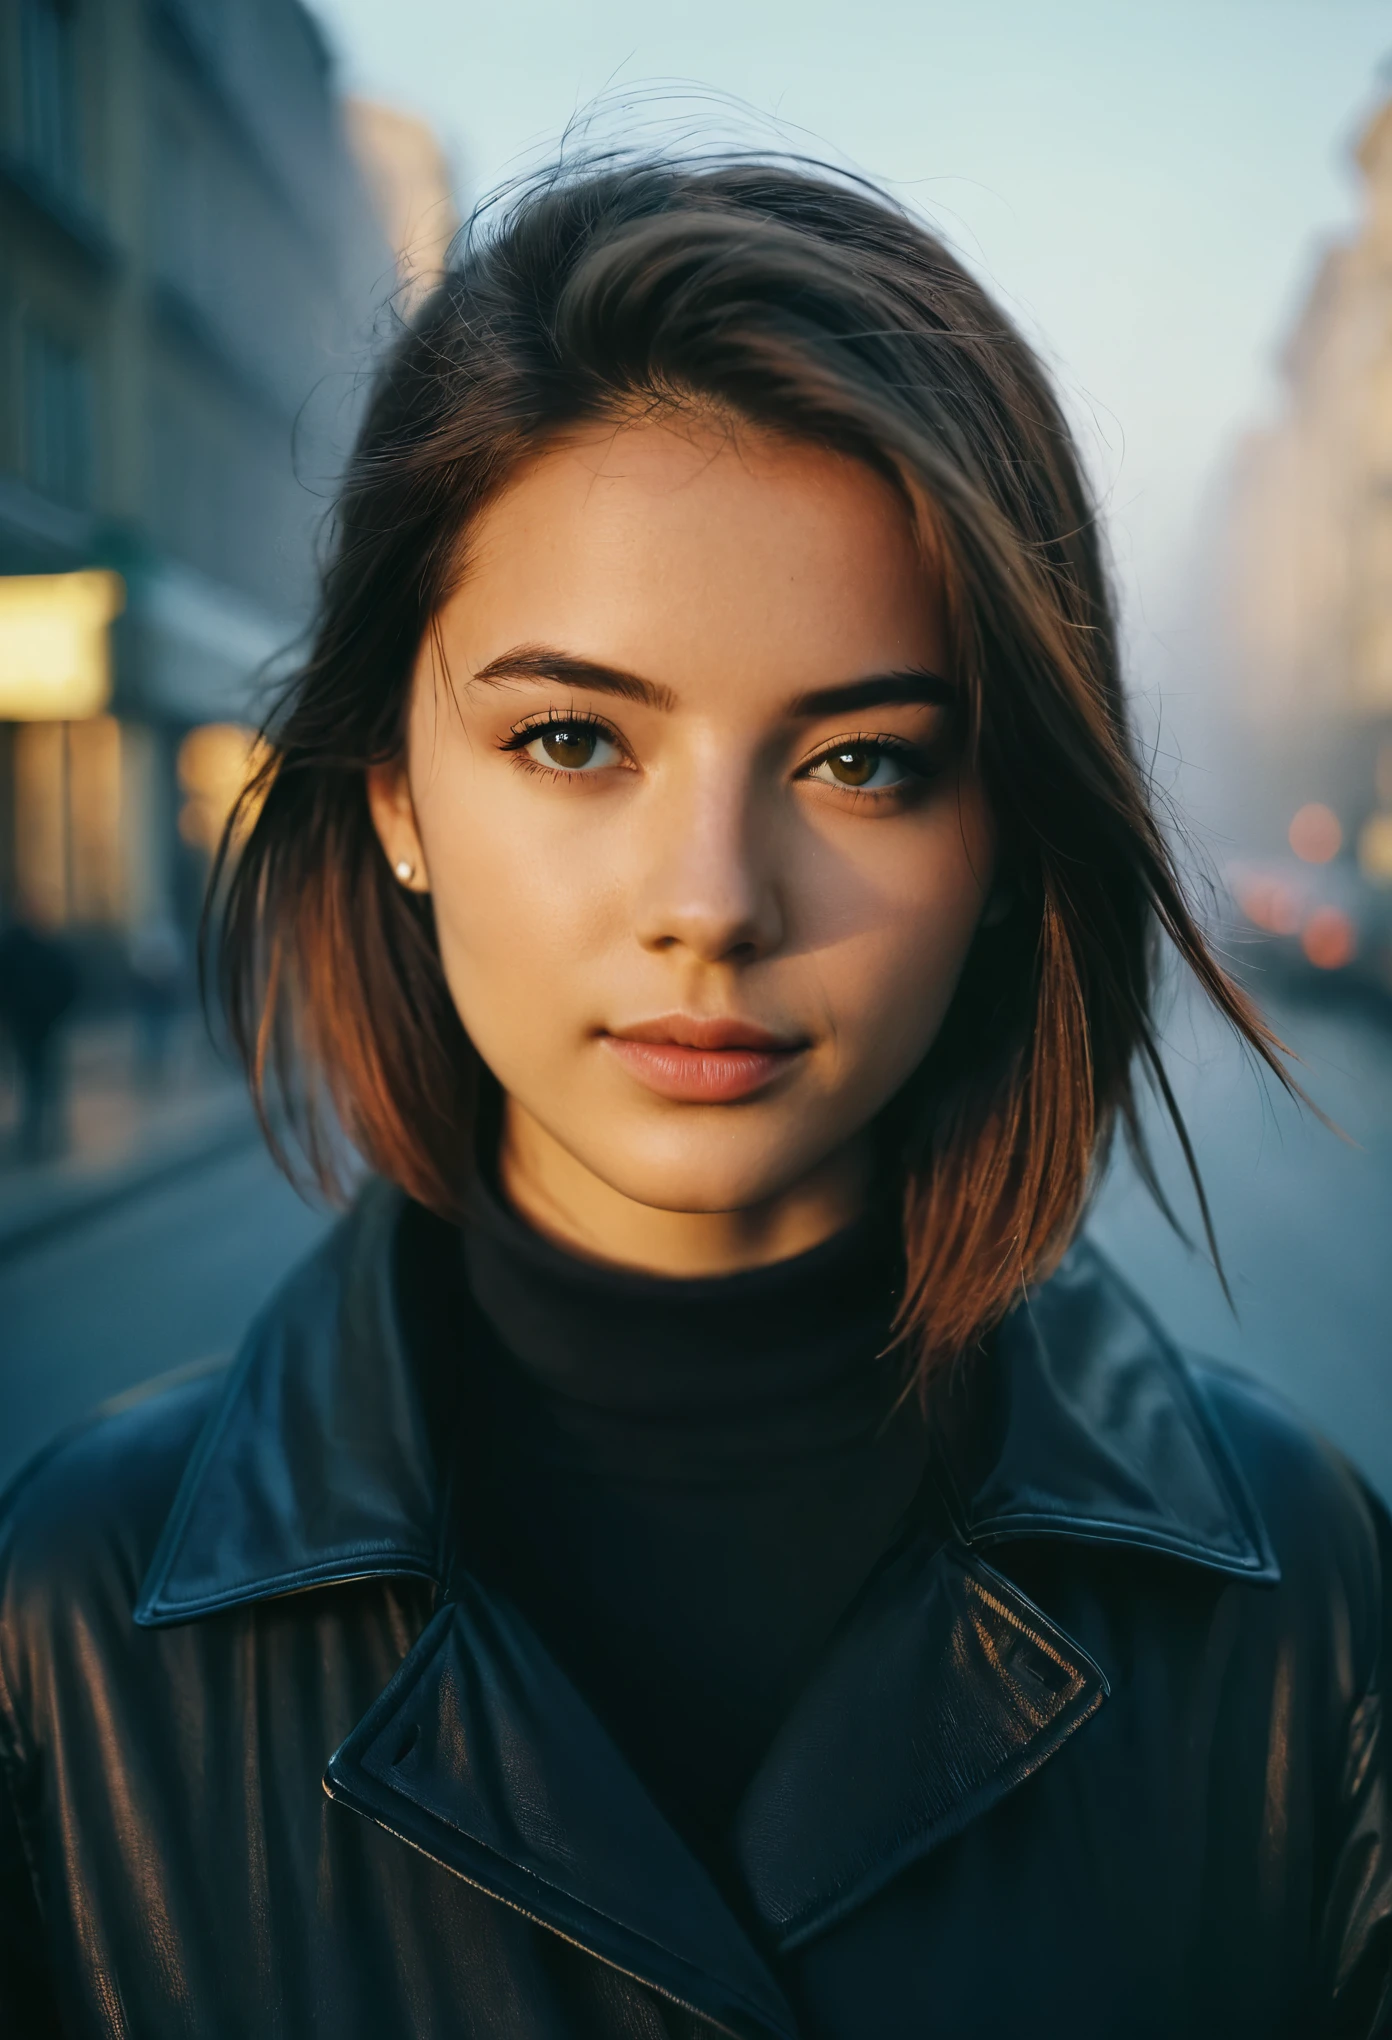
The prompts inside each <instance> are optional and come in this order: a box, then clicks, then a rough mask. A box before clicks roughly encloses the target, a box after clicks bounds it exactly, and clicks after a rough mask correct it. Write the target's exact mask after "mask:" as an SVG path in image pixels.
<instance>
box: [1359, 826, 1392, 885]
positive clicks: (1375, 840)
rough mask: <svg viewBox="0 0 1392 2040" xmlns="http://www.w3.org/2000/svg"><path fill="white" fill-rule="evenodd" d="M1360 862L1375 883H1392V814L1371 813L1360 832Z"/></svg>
mask: <svg viewBox="0 0 1392 2040" xmlns="http://www.w3.org/2000/svg"><path fill="white" fill-rule="evenodd" d="M1358 862H1359V865H1360V867H1361V868H1362V872H1363V876H1364V877H1365V878H1370V879H1371V880H1372V881H1373V884H1374V885H1392V814H1389V813H1388V812H1387V811H1386V809H1383V810H1381V811H1380V812H1379V813H1377V814H1375V815H1369V817H1368V819H1367V821H1366V822H1365V823H1364V824H1363V827H1362V828H1361V829H1360V830H1359V832H1358Z"/></svg>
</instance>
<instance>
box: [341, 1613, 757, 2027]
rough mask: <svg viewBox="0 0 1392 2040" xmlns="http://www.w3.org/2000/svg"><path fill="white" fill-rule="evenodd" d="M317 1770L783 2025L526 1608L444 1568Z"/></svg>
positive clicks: (747, 1953)
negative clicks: (349, 1728)
mask: <svg viewBox="0 0 1392 2040" xmlns="http://www.w3.org/2000/svg"><path fill="white" fill-rule="evenodd" d="M324 1784H325V1789H326V1790H327V1792H328V1793H329V1795H330V1797H331V1798H333V1799H335V1800H337V1801H339V1802H341V1803H342V1804H343V1805H345V1806H348V1807H351V1808H353V1809H354V1810H355V1811H356V1812H358V1813H362V1814H365V1815H366V1816H367V1817H368V1818H369V1819H371V1820H374V1821H376V1822H377V1823H378V1825H379V1826H381V1827H384V1828H386V1829H388V1830H389V1831H390V1832H391V1833H392V1834H395V1835H397V1836H399V1837H400V1838H401V1840H403V1841H405V1842H409V1843H411V1844H412V1845H413V1846H414V1847H416V1848H418V1849H421V1850H423V1851H424V1853H425V1854H426V1855H428V1856H431V1857H433V1858H434V1859H435V1861H437V1862H439V1863H441V1864H443V1865H444V1866H445V1867H446V1868H447V1869H449V1870H452V1871H454V1872H455V1873H456V1874H457V1875H458V1876H460V1877H463V1878H466V1879H467V1880H468V1881H469V1882H470V1883H471V1884H474V1885H477V1886H478V1887H479V1888H480V1889H482V1890H484V1891H486V1892H488V1893H490V1894H491V1895H492V1896H493V1897H495V1898H498V1899H501V1900H502V1901H503V1902H504V1903H505V1904H507V1905H511V1906H514V1907H515V1908H516V1909H517V1910H518V1911H519V1912H522V1913H525V1914H526V1915H527V1916H528V1917H529V1918H531V1919H534V1920H536V1921H538V1922H540V1923H541V1924H542V1925H543V1926H546V1927H549V1928H551V1929H552V1930H553V1931H555V1932H556V1933H559V1934H562V1935H564V1936H565V1938H566V1939H567V1940H570V1941H574V1942H577V1943H578V1944H579V1945H580V1946H581V1947H583V1948H586V1949H588V1950H589V1951H590V1952H591V1953H592V1954H594V1955H596V1956H598V1957H599V1959H600V1960H601V1961H603V1962H607V1963H610V1964H611V1965H612V1966H613V1967H614V1968H616V1969H620V1970H623V1971H624V1972H625V1973H626V1974H628V1975H630V1976H634V1977H636V1978H638V1979H640V1980H641V1981H642V1982H644V1983H646V1984H648V1985H650V1986H651V1987H652V1988H653V1989H654V1990H656V1991H658V1992H660V1993H661V1994H662V1995H663V1996H664V1997H667V1998H669V1999H671V2000H673V2001H674V2002H675V2003H677V2004H679V2005H682V2006H684V2007H685V2008H686V2009H687V2010H689V2011H692V2012H695V2013H697V2014H698V2015H699V2016H700V2017H702V2018H703V2019H706V2020H708V2021H709V2022H710V2023H711V2024H712V2025H713V2026H715V2027H716V2028H717V2029H718V2030H719V2031H720V2032H722V2033H727V2034H731V2035H735V2036H738V2040H790V2036H791V2035H792V2034H793V2033H794V2031H795V2025H794V2020H793V2017H792V2014H791V2012H790V2011H789V2009H788V2006H787V2004H786V2002H785V2000H784V1998H783V1995H782V1993H781V1991H780V1990H779V1988H778V1986H777V1984H776V1983H775V1982H774V1980H773V1977H772V1975H771V1974H770V1972H769V1971H768V1969H767V1968H766V1966H765V1965H764V1963H763V1962H762V1961H761V1960H760V1958H759V1956H758V1955H757V1954H756V1953H755V1950H754V1948H753V1946H752V1945H751V1943H750V1942H749V1941H748V1939H747V1938H746V1936H745V1935H744V1933H743V1932H742V1930H741V1929H740V1927H739V1925H738V1924H737V1922H736V1920H735V1918H734V1916H733V1914H732V1913H731V1912H730V1911H729V1909H728V1908H727V1906H726V1905H725V1903H724V1901H723V1899H722V1898H721V1897H720V1894H719V1893H718V1891H717V1890H716V1888H715V1886H714V1884H713V1883H712V1882H711V1880H710V1879H709V1877H708V1876H707V1875H706V1873H705V1871H704V1870H703V1869H702V1868H701V1866H700V1865H699V1864H698V1863H697V1862H696V1860H695V1858H694V1857H693V1856H692V1855H691V1854H690V1852H689V1851H688V1850H687V1848H686V1847H685V1845H684V1844H683V1843H682V1842H681V1840H680V1839H679V1838H678V1837H677V1835H676V1834H674V1833H673V1831H672V1829H671V1828H670V1827H668V1825H667V1823H666V1821H665V1820H664V1819H663V1818H662V1816H661V1814H660V1813H659V1812H658V1810H657V1808H656V1807H655V1806H654V1805H653V1803H652V1801H651V1800H650V1799H649V1797H648V1795H647V1794H646V1792H645V1791H644V1790H643V1787H642V1786H641V1785H640V1783H639V1782H638V1780H637V1778H636V1777H635V1776H634V1774H633V1772H632V1771H631V1770H630V1769H629V1767H628V1765H627V1764H626V1763H625V1761H624V1759H623V1758H622V1757H621V1756H620V1755H619V1753H618V1751H617V1750H616V1749H615V1748H614V1746H613V1744H612V1743H611V1742H610V1740H609V1738H608V1736H607V1735H606V1733H605V1731H604V1729H603V1728H602V1727H601V1725H600V1723H599V1722H598V1721H597V1720H596V1718H595V1716H594V1715H593V1714H592V1713H591V1711H590V1709H589V1708H588V1707H587V1706H586V1704H585V1702H584V1701H583V1700H582V1699H581V1697H580V1695H579V1694H578V1693H577V1692H576V1690H575V1688H574V1687H573V1686H572V1685H571V1684H570V1682H569V1681H568V1680H567V1679H566V1678H565V1676H564V1674H563V1673H562V1672H561V1671H560V1669H559V1667H558V1666H557V1665H556V1664H555V1663H554V1661H553V1660H552V1659H551V1658H550V1657H549V1656H548V1654H547V1652H546V1651H545V1650H544V1648H543V1647H542V1645H541V1644H540V1643H539V1641H538V1640H537V1638H536V1637H535V1635H534V1634H533V1633H532V1631H531V1630H530V1629H529V1628H528V1626H527V1625H526V1623H525V1622H523V1621H522V1620H521V1619H520V1617H519V1616H518V1615H517V1614H516V1612H515V1611H514V1610H513V1609H512V1608H511V1607H510V1606H509V1605H508V1604H507V1603H506V1602H505V1601H503V1600H501V1599H500V1598H497V1597H494V1596H492V1595H490V1594H489V1593H487V1592H486V1591H485V1590H484V1589H483V1588H482V1587H480V1586H479V1585H478V1584H477V1583H476V1582H474V1581H471V1580H468V1579H464V1580H462V1581H460V1583H459V1598H458V1599H457V1600H456V1601H454V1602H452V1603H451V1604H449V1605H447V1606H446V1607H444V1608H442V1609H441V1610H440V1611H439V1613H438V1614H437V1615H436V1616H435V1618H434V1620H433V1621H432V1622H431V1624H430V1625H429V1627H428V1628H427V1629H426V1630H425V1632H424V1634H423V1635H422V1636H421V1638H420V1640H419V1642H418V1644H417V1645H416V1647H415V1649H414V1650H413V1651H412V1652H411V1654H410V1656H409V1657H408V1658H407V1659H406V1661H405V1663H404V1664H403V1665H402V1666H401V1668H400V1670H399V1671H398V1673H397V1675H396V1677H395V1678H394V1679H393V1680H392V1682H391V1684H390V1685H389V1686H388V1687H387V1689H386V1691H385V1692H384V1693H383V1694H382V1696H381V1698H380V1699H379V1700H378V1701H376V1703H375V1704H374V1705H373V1706H372V1708H371V1709H370V1710H369V1711H368V1713H367V1714H366V1715H365V1716H364V1718H363V1720H362V1721H361V1722H360V1723H359V1724H358V1726H357V1727H356V1728H355V1729H354V1730H353V1732H352V1734H351V1735H349V1737H348V1738H347V1740H346V1741H345V1742H344V1743H343V1745H342V1747H341V1748H340V1749H339V1750H338V1751H337V1752H336V1753H335V1755H334V1756H333V1758H332V1759H331V1761H330V1763H329V1767H328V1770H327V1772H326V1774H325V1779H324Z"/></svg>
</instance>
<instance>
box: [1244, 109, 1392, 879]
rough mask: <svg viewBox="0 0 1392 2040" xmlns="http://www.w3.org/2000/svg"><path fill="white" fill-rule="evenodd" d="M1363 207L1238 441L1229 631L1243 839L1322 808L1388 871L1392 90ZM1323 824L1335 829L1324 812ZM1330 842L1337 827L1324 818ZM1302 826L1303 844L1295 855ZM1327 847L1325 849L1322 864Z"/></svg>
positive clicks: (1391, 830)
mask: <svg viewBox="0 0 1392 2040" xmlns="http://www.w3.org/2000/svg"><path fill="white" fill-rule="evenodd" d="M1354 153H1355V162H1356V164H1357V168H1358V172H1359V175H1360V179H1361V183H1362V192H1363V207H1362V220H1361V223H1360V226H1359V228H1358V230H1357V232H1356V233H1355V234H1354V235H1352V236H1351V237H1350V238H1349V239H1347V240H1345V241H1341V242H1339V243H1337V244H1335V245H1333V246H1331V247H1330V248H1328V249H1327V250H1326V251H1325V253H1324V256H1323V258H1322V260H1321V262H1320V265H1319V268H1318V270H1317V273H1316V275H1315V278H1314V282H1313V285H1312V287H1311V289H1310V291H1309V294H1308V296H1307V298H1306V300H1305V303H1304V305H1303V307H1302V309H1301V311H1300V314H1299V316H1298V318H1297V321H1296V324H1295V328H1294V330H1293V332H1292V334H1291V337H1290V339H1289V342H1288V344H1287V346H1286V348H1285V351H1284V354H1283V357H1282V364H1281V366H1282V372H1283V402H1282V409H1281V415H1280V417H1279V419H1278V421H1277V423H1276V424H1275V425H1274V426H1273V427H1271V428H1270V429H1269V430H1267V431H1265V432H1262V433H1259V434H1255V435H1253V436H1252V437H1251V438H1250V439H1249V441H1248V442H1247V443H1246V445H1245V446H1244V447H1243V448H1242V449H1241V452H1240V456H1239V459H1238V462H1237V465H1236V469H1235V473H1234V477H1233V481H1232V486H1231V491H1230V496H1229V501H1228V504H1227V509H1226V515H1225V519H1224V530H1225V542H1224V545H1223V548H1222V552H1221V574H1220V586H1221V590H1222V593H1221V598H1220V600H1221V605H1222V612H1223V614H1222V630H1223V639H1224V645H1225V658H1226V665H1227V671H1228V681H1229V688H1228V692H1229V698H1230V701H1231V704H1232V713H1233V725H1234V729H1233V734H1234V737H1235V740H1236V743H1237V746H1238V763H1239V764H1240V766H1241V768H1242V780H1243V782H1244V783H1245V785H1246V787H1247V788H1248V789H1249V799H1248V806H1247V812H1246V813H1245V814H1244V815H1243V817H1242V824H1241V826H1242V832H1243V835H1244V836H1245V838H1246V839H1247V841H1248V843H1249V845H1250V847H1252V848H1254V849H1262V850H1268V849H1274V848H1276V847H1278V846H1280V845H1282V844H1283V843H1284V842H1285V840H1286V838H1287V836H1288V833H1289V831H1290V829H1291V827H1292V824H1293V821H1294V818H1295V817H1296V816H1298V815H1303V814H1306V813H1307V812H1308V811H1309V810H1310V809H1311V808H1312V807H1318V808H1319V809H1328V810H1329V812H1330V813H1331V814H1332V815H1333V816H1334V817H1335V818H1337V821H1338V824H1339V830H1338V833H1339V836H1340V839H1341V848H1342V854H1344V855H1346V856H1349V857H1352V858H1354V859H1356V860H1357V862H1358V864H1359V867H1360V869H1361V874H1362V877H1363V879H1364V880H1365V881H1367V882H1369V883H1371V884H1373V885H1377V886H1385V885H1389V884H1392V101H1389V102H1388V103H1387V104H1385V105H1383V106H1382V107H1381V108H1380V109H1379V110H1378V111H1377V113H1376V114H1375V115H1374V117H1373V118H1372V120H1371V121H1370V122H1369V123H1368V125H1367V126H1366V128H1365V130H1364V132H1363V134H1362V136H1361V138H1360V140H1359V142H1358V144H1357V146H1356V149H1355V152H1354ZM1326 826H1327V825H1326ZM1327 833H1328V841H1330V842H1332V841H1333V840H1334V832H1333V831H1332V830H1328V832H1327ZM1299 834H1300V831H1299V829H1298V828H1297V829H1296V835H1295V839H1294V845H1293V847H1295V848H1296V854H1297V855H1303V854H1304V852H1303V851H1302V850H1301V849H1300V847H1299ZM1321 861H1322V860H1321Z"/></svg>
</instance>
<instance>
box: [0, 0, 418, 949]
mask: <svg viewBox="0 0 1392 2040" xmlns="http://www.w3.org/2000/svg"><path fill="white" fill-rule="evenodd" d="M395 283H396V264H395V251H394V250H393V249H392V247H391V245H390V243H389V239H388V231H387V228H386V226H385V224H384V222H383V219H382V217H381V214H380V213H379V210H378V209H377V207H376V206H375V204H374V202H373V199H372V197H371V195H370V194H369V192H368V189H367V185H366V182H365V180H364V177H363V175H362V174H361V172H360V169H359V165H358V161H357V159H356V157H355V155H354V152H353V149H352V147H351V145H350V140H349V137H348V135H347V131H346V124H345V121H344V117H343V112H342V108H341V105H340V103H339V100H338V98H337V96H336V94H335V91H334V87H333V79H332V73H331V66H330V62H329V58H328V54H327V52H326V50H325V47H324V45H323V42H322V39H321V37H320V35H319V32H318V30H317V28H316V27H315V24H314V22H313V20H312V18H311V16H310V15H309V14H308V13H307V12H306V10H305V9H304V7H302V6H301V5H300V4H299V0H0V913H10V914H18V915H21V916H25V917H28V918H31V919H33V920H35V921H37V922H40V923H46V924H49V925H56V926H61V927H66V928H67V929H68V930H70V931H72V933H73V934H74V936H80V937H82V938H83V939H85V940H87V941H88V945H89V947H94V948H97V949H99V948H100V947H101V942H102V941H103V940H105V941H106V942H107V945H108V947H110V948H112V949H113V950H114V949H116V948H119V946H120V944H121V942H123V941H125V940H126V939H128V938H129V937H131V936H133V935H134V934H136V933H137V932H138V931H139V930H141V929H148V928H150V927H151V926H163V927H170V926H174V927H182V929H183V930H184V931H185V933H187V931H188V930H189V928H190V927H191V924H192V921H193V919H194V917H195V915H196V912H197V906H198V901H199V897H200V894H201V889H202V883H203V877H204V873H205V870H206V857H207V850H208V844H209V840H210V837H211V836H212V834H213V833H214V832H215V828H216V826H217V824H218V822H219V821H220V817H221V813H222V812H223V810H224V808H225V804H226V798H227V793H228V790H229V788H230V787H231V786H233V785H235V783H236V780H237V777H238V774H239V772H240V771H241V769H242V766H243V763H244V760H245V755H246V738H245V735H244V729H245V726H246V725H248V724H250V723H252V722H254V721H255V720H256V713H257V706H258V701H259V700H261V699H263V698H264V689H265V686H266V684H267V678H268V675H273V673H274V671H275V670H276V665H277V661H278V660H282V659H283V657H284V655H285V653H286V650H287V647H289V646H290V645H291V644H292V643H293V641H294V640H295V638H296V636H297V633H298V632H299V631H301V630H302V628H303V625H304V621H305V618H306V615H307V609H308V603H309V599H310V595H311V590H312V584H313V560H314V540H315V534H316V529H317V527H318V524H319V522H320V520H321V518H322V515H323V510H324V507H325V504H326V501H327V499H328V495H329V491H330V489H331V485H332V479H333V475H334V472H335V469H336V466H337V464H338V463H339V461H340V460H341V458H342V454H343V451H344V448H345V446H346V443H347V441H348V439H349V437H350V436H351V430H352V423H353V419H354V417H355V416H356V412H357V407H358V404H359V401H360V396H361V388H362V380H363V370H364V367H365V364H366V362H367V360H368V358H369V355H370V347H371V339H372V329H373V318H374V311H375V308H376V307H377V306H378V305H379V304H381V303H382V302H383V300H384V299H385V298H387V297H388V296H389V295H390V293H391V292H392V290H393V288H394V287H395ZM79 598H81V603H85V605H86V606H85V607H83V608H81V618H85V619H86V622H85V623H83V624H81V629H79V623H81V618H79V622H78V623H75V622H74V621H73V616H74V614H75V613H76V612H75V610H74V604H79V607H80V606H81V604H80V603H79ZM45 604H47V605H48V607H47V608H45V606H44V605H45ZM84 629H85V631H86V636H85V637H83V636H82V634H81V631H82V630H84ZM64 633H66V635H65V634H64ZM60 641H61V643H62V644H63V645H65V646H81V645H86V646H87V652H86V653H85V654H84V655H83V657H82V658H80V659H78V660H77V664H76V665H73V664H72V661H71V660H69V662H68V664H67V665H64V664H63V661H62V660H60V659H58V658H57V655H56V653H55V651H54V647H56V646H57V645H58V644H59V643H60ZM65 656H66V655H65ZM45 660H48V662H49V664H48V665H47V666H46V665H45V663H44V662H45ZM31 667H32V668H33V670H31ZM79 667H80V669H81V670H80V684H77V685H76V691H75V692H73V691H72V690H71V688H70V689H69V691H68V692H67V693H65V692H64V688H65V687H68V685H69V683H68V681H66V680H63V679H62V675H63V674H67V673H69V671H70V669H71V671H72V672H77V671H78V668H79ZM94 675H95V679H94V677H93V676H94ZM49 682H52V686H53V687H54V688H56V690H57V691H56V692H51V693H50V695H48V696H46V695H45V694H44V686H45V685H47V684H49ZM46 701H47V703H48V706H47V708H45V702H46Z"/></svg>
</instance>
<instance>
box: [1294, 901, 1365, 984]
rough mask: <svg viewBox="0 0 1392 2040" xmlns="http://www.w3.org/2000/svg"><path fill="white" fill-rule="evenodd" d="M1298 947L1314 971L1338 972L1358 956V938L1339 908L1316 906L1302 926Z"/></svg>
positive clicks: (1350, 923)
mask: <svg viewBox="0 0 1392 2040" xmlns="http://www.w3.org/2000/svg"><path fill="white" fill-rule="evenodd" d="M1300 946H1301V948H1302V949H1303V950H1304V951H1305V954H1306V956H1307V957H1308V958H1309V960H1310V962H1311V963H1312V964H1313V965H1314V966H1315V969H1316V970H1342V969H1343V967H1344V965H1345V964H1346V963H1352V962H1353V959H1354V957H1355V956H1356V955H1357V953H1358V937H1357V935H1356V934H1355V932H1354V926H1353V923H1352V921H1351V920H1350V919H1349V917H1348V915H1347V914H1346V913H1344V912H1343V911H1342V909H1340V908H1339V907H1316V908H1315V911H1314V913H1313V914H1311V916H1310V918H1309V920H1308V921H1307V922H1306V923H1305V926H1304V929H1303V930H1302V932H1301V936H1300Z"/></svg>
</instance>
